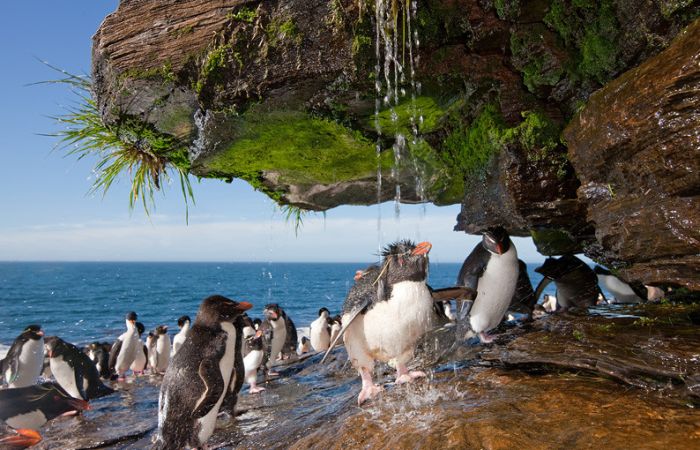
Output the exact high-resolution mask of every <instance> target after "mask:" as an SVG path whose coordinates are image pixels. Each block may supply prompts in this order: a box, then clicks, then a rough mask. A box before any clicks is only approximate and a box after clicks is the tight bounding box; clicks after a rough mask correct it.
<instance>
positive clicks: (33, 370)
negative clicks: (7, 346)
mask: <svg viewBox="0 0 700 450" xmlns="http://www.w3.org/2000/svg"><path fill="white" fill-rule="evenodd" d="M43 367H44V338H41V339H29V340H28V341H27V342H25V343H24V345H23V346H22V351H21V352H20V354H19V364H18V366H17V372H18V373H13V374H12V376H10V377H8V376H7V373H6V374H5V377H6V379H10V380H11V379H12V377H16V378H15V379H14V381H13V382H12V383H10V384H9V387H11V388H17V387H26V386H31V385H33V384H36V383H37V381H38V379H39V375H41V369H42V368H43ZM8 372H9V370H8Z"/></svg>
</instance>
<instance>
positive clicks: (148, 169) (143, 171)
mask: <svg viewBox="0 0 700 450" xmlns="http://www.w3.org/2000/svg"><path fill="white" fill-rule="evenodd" d="M61 72H62V73H63V74H64V75H66V78H63V79H60V80H55V81H52V82H53V83H63V84H68V85H70V86H71V87H72V88H74V89H75V90H76V91H77V93H78V95H79V96H80V101H79V104H78V106H77V107H74V108H71V109H69V110H68V112H67V113H66V114H65V115H63V116H59V117H55V120H56V121H57V122H58V123H59V124H60V125H61V126H63V127H65V128H64V129H63V130H61V131H59V132H57V133H54V134H52V136H56V137H58V138H59V142H58V144H57V146H58V147H60V148H65V149H67V154H68V155H76V156H77V157H78V159H82V158H86V157H96V158H97V163H96V165H95V168H94V172H95V173H96V178H95V181H94V183H93V185H92V187H91V189H90V192H91V193H94V192H98V191H102V193H103V195H105V194H106V193H107V191H108V190H109V188H110V187H111V186H112V184H113V183H114V182H115V181H117V180H118V179H119V177H120V176H122V175H123V174H128V176H129V177H130V183H131V190H130V193H129V209H130V210H133V208H134V206H135V205H136V203H138V202H140V203H141V204H142V206H143V208H144V211H145V212H146V214H147V215H150V210H151V209H152V208H154V207H155V202H154V193H155V191H157V190H161V188H162V186H163V184H164V182H167V181H169V180H170V177H171V175H170V173H171V172H174V173H175V175H176V176H177V178H178V179H179V182H180V187H181V190H182V195H183V198H184V200H185V208H186V218H187V216H188V211H189V200H191V201H192V202H193V203H194V195H193V191H192V185H191V184H190V180H189V177H188V171H189V168H190V162H189V159H188V157H187V147H186V146H184V145H182V144H181V143H180V142H178V141H177V140H176V139H175V138H173V137H172V136H169V135H165V134H163V133H160V132H159V131H157V130H156V129H155V128H154V127H153V126H152V125H150V124H147V123H144V122H142V121H140V120H138V119H136V118H134V117H129V116H123V117H120V118H119V120H118V121H117V123H116V124H114V125H108V124H105V123H104V122H103V120H102V116H101V115H100V113H99V111H98V109H97V104H96V102H95V100H94V98H93V96H92V83H91V81H90V79H89V78H87V77H79V76H76V75H72V74H69V73H67V72H65V71H61Z"/></svg>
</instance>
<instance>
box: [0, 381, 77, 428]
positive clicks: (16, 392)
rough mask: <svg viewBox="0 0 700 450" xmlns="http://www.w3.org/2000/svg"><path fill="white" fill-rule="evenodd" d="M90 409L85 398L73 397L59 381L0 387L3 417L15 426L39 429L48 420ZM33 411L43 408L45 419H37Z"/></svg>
mask: <svg viewBox="0 0 700 450" xmlns="http://www.w3.org/2000/svg"><path fill="white" fill-rule="evenodd" d="M87 409H90V406H89V405H88V403H87V402H86V401H84V400H80V399H75V398H72V397H71V396H70V395H68V393H67V392H66V391H65V390H64V389H63V388H61V386H59V385H58V384H57V383H42V384H35V385H33V386H27V387H23V388H15V389H3V390H0V420H3V421H4V422H6V423H7V424H8V425H10V426H11V427H13V428H31V429H38V428H39V427H40V426H42V425H43V424H44V423H45V422H46V421H47V420H51V419H54V418H56V417H58V416H60V415H62V414H65V413H67V412H71V411H83V410H87ZM33 411H40V412H41V414H42V415H43V419H42V420H39V419H37V418H36V417H35V415H34V414H31V413H32V412H33ZM40 422H41V423H40Z"/></svg>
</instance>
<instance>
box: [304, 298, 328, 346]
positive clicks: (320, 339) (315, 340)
mask: <svg viewBox="0 0 700 450" xmlns="http://www.w3.org/2000/svg"><path fill="white" fill-rule="evenodd" d="M329 322H330V312H329V311H328V309H326V308H321V309H319V310H318V319H316V320H314V321H313V322H311V326H310V327H309V337H310V339H311V346H312V347H313V349H314V350H315V351H317V352H321V351H326V350H328V346H329V345H330V343H331V329H330V323H329Z"/></svg>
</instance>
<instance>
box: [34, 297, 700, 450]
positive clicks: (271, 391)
mask: <svg viewBox="0 0 700 450" xmlns="http://www.w3.org/2000/svg"><path fill="white" fill-rule="evenodd" d="M699 322H700V307H699V306H698V305H676V306H674V305H647V306H637V307H615V308H613V307H598V308H593V309H592V310H591V314H589V315H583V314H565V315H558V316H549V317H546V318H543V319H539V320H536V321H535V322H533V323H531V324H520V325H514V324H506V325H505V326H503V328H502V334H501V335H500V337H499V339H498V341H497V343H496V344H494V345H491V346H488V347H487V346H481V345H475V343H474V342H473V341H467V342H466V343H465V342H459V344H457V345H452V344H454V337H455V336H456V330H457V328H458V327H448V328H446V329H442V330H435V331H433V332H431V333H429V335H427V336H426V338H425V339H424V341H423V344H422V346H421V349H420V350H419V354H418V359H417V361H422V362H423V363H428V362H430V364H429V365H428V367H432V369H431V370H430V376H429V379H428V380H424V381H420V382H418V383H416V384H413V385H408V386H406V385H403V386H394V385H393V384H392V383H391V380H392V376H393V370H391V369H389V368H387V367H381V368H379V369H378V374H379V375H380V377H381V375H382V374H383V378H380V379H381V380H382V381H383V383H385V384H384V386H385V389H386V390H385V391H384V393H383V394H381V396H379V397H378V398H377V399H375V400H373V401H371V402H370V403H369V404H367V405H365V406H363V407H362V408H360V407H358V406H357V405H356V397H357V394H358V392H359V386H360V382H359V379H358V377H357V376H356V374H355V372H354V371H353V370H352V368H351V367H350V366H349V365H348V364H347V363H345V359H346V355H345V352H344V350H343V349H337V350H335V353H334V355H335V358H333V359H332V360H331V362H330V363H329V364H327V365H325V366H320V365H319V361H320V359H321V355H312V356H310V357H305V358H304V359H303V360H301V361H297V362H292V363H289V364H286V365H285V366H284V368H283V369H282V371H281V373H282V376H281V377H280V378H278V379H275V380H272V381H270V382H268V383H266V384H265V387H266V388H267V390H266V391H264V392H263V393H262V394H258V395H249V394H247V393H245V391H244V393H243V394H242V395H241V396H240V398H239V403H238V407H237V416H236V417H235V418H233V419H226V418H222V419H220V421H219V423H218V427H217V430H216V431H215V434H214V436H213V437H212V439H211V441H210V443H212V444H213V445H214V447H215V448H299V449H302V448H319V449H320V448H324V449H327V448H331V449H336V448H337V449H340V448H431V447H438V448H485V449H509V448H591V447H595V448H611V449H618V448H619V449H622V448H653V449H657V448H658V449H665V448H694V447H697V446H698V445H700V432H699V431H698V430H700V413H699V412H698V410H697V409H696V408H697V406H698V405H700V334H699V333H697V327H698V324H699ZM461 333H462V331H460V332H458V333H457V334H460V335H461ZM441 337H442V338H444V339H442V340H441ZM450 339H452V340H453V341H452V343H450ZM436 340H437V342H438V343H437V344H436ZM460 341H461V340H460ZM158 382H159V379H157V378H151V379H149V378H148V377H141V378H139V379H137V380H136V381H134V382H132V383H128V384H123V385H120V388H121V390H120V392H119V393H117V394H115V395H113V396H110V397H106V398H102V399H99V400H96V401H94V402H92V405H93V410H92V411H89V412H87V413H86V414H85V416H84V417H74V418H62V419H59V420H56V421H54V422H52V423H51V424H50V425H49V426H48V427H46V428H45V429H44V430H43V433H42V434H43V435H44V439H45V440H44V442H43V443H41V444H40V445H39V446H38V447H37V448H59V447H60V448H120V449H125V448H130V449H131V448H133V449H136V448H147V447H148V446H149V443H150V439H151V438H152V437H153V433H154V430H155V426H156V415H157V392H158Z"/></svg>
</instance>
